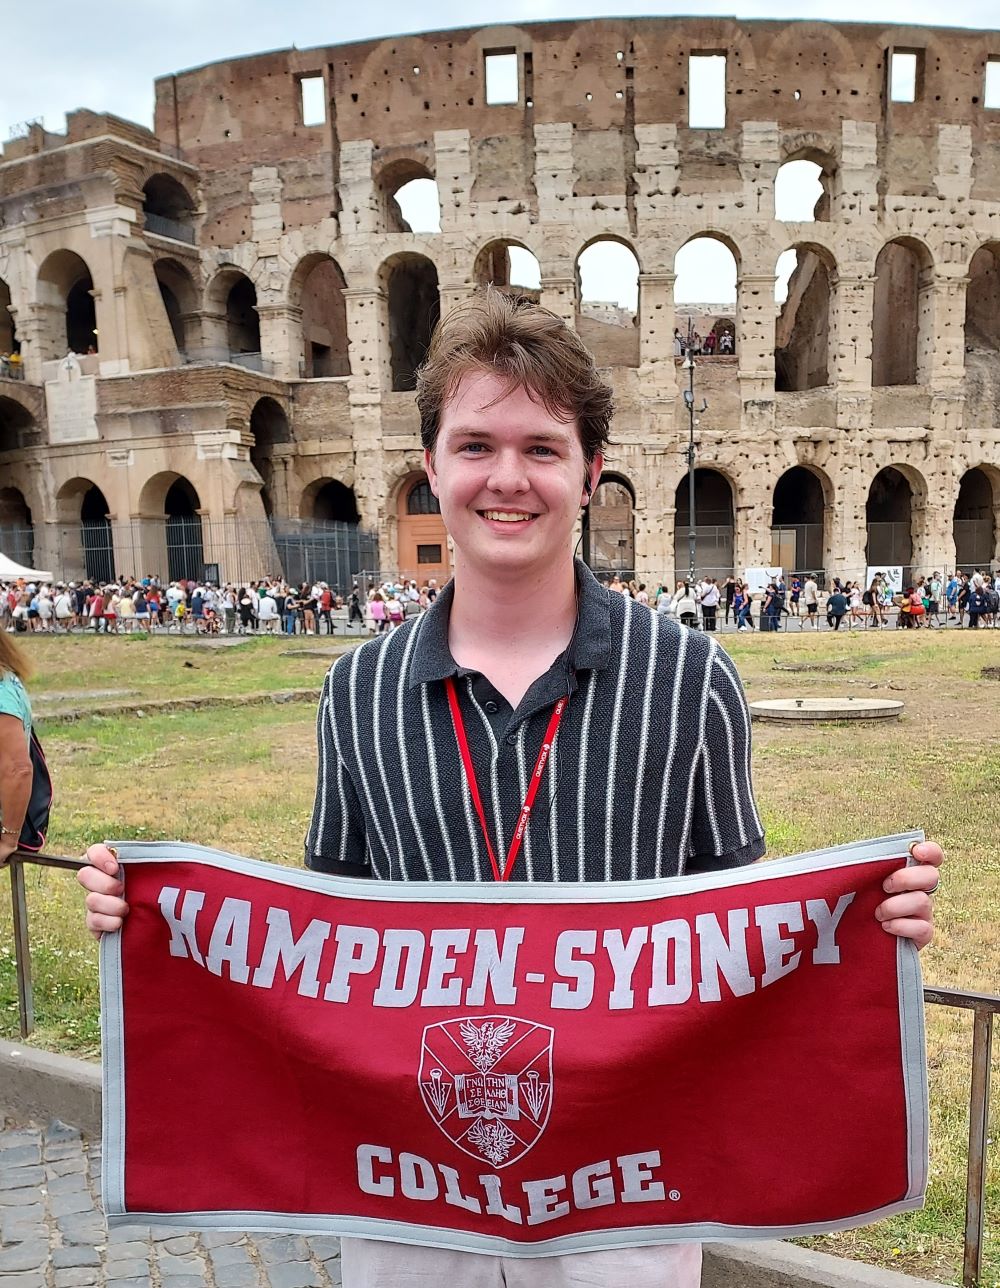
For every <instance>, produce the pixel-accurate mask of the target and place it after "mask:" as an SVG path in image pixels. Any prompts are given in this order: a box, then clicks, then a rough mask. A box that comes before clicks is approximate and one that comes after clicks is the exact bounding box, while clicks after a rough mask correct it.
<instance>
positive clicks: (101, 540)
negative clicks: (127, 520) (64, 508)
mask: <svg viewBox="0 0 1000 1288" xmlns="http://www.w3.org/2000/svg"><path fill="white" fill-rule="evenodd" d="M80 544H81V546H82V547H83V565H84V572H85V574H86V576H87V578H88V579H89V580H91V581H94V582H104V583H106V582H109V581H113V580H114V575H115V559H114V544H113V541H112V535H111V520H110V519H109V518H108V503H107V501H106V500H105V497H104V493H103V492H102V491H101V489H100V488H99V487H97V485H96V484H94V485H93V486H91V487H90V488H88V489H87V491H86V492H85V493H84V494H83V500H82V501H81V503H80Z"/></svg>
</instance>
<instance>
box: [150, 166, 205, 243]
mask: <svg viewBox="0 0 1000 1288" xmlns="http://www.w3.org/2000/svg"><path fill="white" fill-rule="evenodd" d="M142 213H143V223H144V224H145V227H146V231H147V232H150V233H156V234H157V235H158V236H160V237H172V238H173V239H174V241H183V242H188V243H189V244H191V245H193V244H194V213H195V200H194V197H193V196H192V195H191V193H190V192H189V191H188V190H187V188H185V186H184V185H183V184H182V183H181V182H180V181H179V180H177V179H175V178H174V176H173V175H169V174H163V173H162V172H159V171H158V172H156V173H155V174H151V175H150V176H149V178H148V179H147V180H146V182H145V183H144V184H143V185H142Z"/></svg>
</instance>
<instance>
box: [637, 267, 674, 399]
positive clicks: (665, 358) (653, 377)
mask: <svg viewBox="0 0 1000 1288" xmlns="http://www.w3.org/2000/svg"><path fill="white" fill-rule="evenodd" d="M676 280H677V276H676V274H675V273H641V274H640V275H639V325H640V331H639V380H640V383H641V385H642V387H643V392H644V393H645V394H647V395H648V396H651V397H656V396H659V397H661V398H662V397H669V396H676V394H677V368H676V367H675V365H674V325H675V323H674V316H675V314H674V282H675V281H676Z"/></svg>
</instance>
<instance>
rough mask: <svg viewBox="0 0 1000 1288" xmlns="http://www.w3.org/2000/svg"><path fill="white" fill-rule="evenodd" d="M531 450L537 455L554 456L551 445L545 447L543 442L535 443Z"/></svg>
mask: <svg viewBox="0 0 1000 1288" xmlns="http://www.w3.org/2000/svg"><path fill="white" fill-rule="evenodd" d="M531 450H532V451H533V452H535V453H537V454H538V455H539V456H555V452H553V450H552V448H551V447H546V446H545V445H544V444H542V443H538V444H537V445H536V446H535V447H533V448H532V449H531Z"/></svg>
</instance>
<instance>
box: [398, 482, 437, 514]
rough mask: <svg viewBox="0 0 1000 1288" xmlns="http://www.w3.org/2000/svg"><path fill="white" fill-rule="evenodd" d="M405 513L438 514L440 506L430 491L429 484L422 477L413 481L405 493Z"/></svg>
mask: <svg viewBox="0 0 1000 1288" xmlns="http://www.w3.org/2000/svg"><path fill="white" fill-rule="evenodd" d="M406 513H407V514H440V513H441V506H440V503H439V502H438V499H437V497H436V496H435V495H434V493H433V492H432V491H431V485H430V484H429V483H428V482H427V480H426V479H424V480H423V481H422V482H419V483H415V484H414V485H413V487H411V488H410V490H409V492H408V493H407V494H406Z"/></svg>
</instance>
